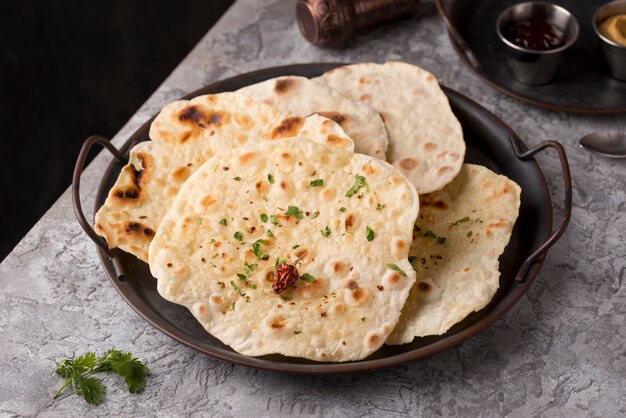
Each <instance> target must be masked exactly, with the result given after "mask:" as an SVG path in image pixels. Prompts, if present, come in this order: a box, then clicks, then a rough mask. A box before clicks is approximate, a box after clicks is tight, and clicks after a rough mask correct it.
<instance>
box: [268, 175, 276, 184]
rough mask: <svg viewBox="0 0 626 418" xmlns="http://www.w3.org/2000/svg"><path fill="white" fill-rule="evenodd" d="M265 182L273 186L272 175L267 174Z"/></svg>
mask: <svg viewBox="0 0 626 418" xmlns="http://www.w3.org/2000/svg"><path fill="white" fill-rule="evenodd" d="M267 181H269V182H270V184H274V176H273V175H272V173H269V174H268V175H267Z"/></svg>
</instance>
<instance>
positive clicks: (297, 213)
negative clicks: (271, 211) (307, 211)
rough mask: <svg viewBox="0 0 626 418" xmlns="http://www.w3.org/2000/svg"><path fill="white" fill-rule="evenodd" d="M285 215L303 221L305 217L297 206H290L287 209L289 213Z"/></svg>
mask: <svg viewBox="0 0 626 418" xmlns="http://www.w3.org/2000/svg"><path fill="white" fill-rule="evenodd" d="M285 215H287V216H295V217H296V218H298V219H302V217H303V216H304V215H303V213H302V211H301V210H300V209H298V207H297V206H289V207H288V208H287V212H285Z"/></svg>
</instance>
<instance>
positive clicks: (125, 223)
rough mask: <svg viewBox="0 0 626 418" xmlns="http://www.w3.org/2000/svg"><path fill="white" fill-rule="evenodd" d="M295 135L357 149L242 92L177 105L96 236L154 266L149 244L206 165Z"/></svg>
mask: <svg viewBox="0 0 626 418" xmlns="http://www.w3.org/2000/svg"><path fill="white" fill-rule="evenodd" d="M293 135H299V136H301V137H307V138H311V139H313V140H315V141H318V142H321V143H323V144H325V145H328V146H330V147H337V148H341V149H345V150H348V151H352V150H354V143H353V142H352V140H351V139H350V138H349V137H348V136H347V135H346V134H345V132H344V131H343V129H341V127H340V126H339V125H337V124H336V123H335V122H333V121H332V120H330V119H327V118H324V117H321V116H319V115H313V116H311V117H308V118H301V117H297V116H293V115H290V114H288V113H284V112H280V111H278V110H277V109H274V108H272V107H271V106H269V105H266V104H264V103H260V102H255V101H253V100H251V99H249V98H248V97H246V96H244V95H241V94H236V93H221V94H215V95H207V96H199V97H196V98H194V99H192V100H191V101H187V100H180V101H176V102H174V103H171V104H169V105H167V106H166V107H165V108H163V110H162V111H161V112H160V113H159V115H158V116H157V117H156V119H155V120H154V122H153V123H152V125H151V127H150V137H151V138H152V141H147V142H142V143H140V144H137V145H136V146H135V147H134V148H133V149H132V150H131V152H130V157H129V163H128V164H127V165H126V166H125V167H124V168H123V169H122V171H121V173H120V175H119V177H118V179H117V181H116V183H115V185H114V186H113V188H112V189H111V190H110V191H109V194H108V197H107V199H106V201H105V203H104V205H103V206H102V207H101V208H100V209H99V210H98V212H97V213H96V217H95V231H96V232H97V233H98V234H99V235H100V236H102V237H104V238H105V240H106V242H107V244H108V246H109V247H110V248H116V247H118V248H121V249H122V250H124V251H126V252H128V253H131V254H134V255H135V256H137V257H138V258H139V259H140V260H143V261H146V262H147V261H148V246H149V245H150V242H151V241H152V238H153V237H154V234H155V233H156V230H157V228H158V226H159V223H160V222H161V219H163V216H164V215H165V213H166V212H167V210H168V209H169V206H170V204H171V202H172V200H173V199H174V197H175V196H176V194H177V193H178V190H179V188H180V187H181V186H182V184H183V183H184V182H185V181H186V180H187V178H188V177H189V176H190V175H191V174H192V173H193V172H194V171H195V170H196V169H197V168H198V167H200V166H201V165H202V163H204V162H205V161H206V160H207V159H208V158H211V157H212V156H214V155H216V156H219V155H220V154H221V153H222V152H224V151H227V150H229V149H232V148H237V147H242V146H245V145H247V144H249V143H257V142H259V141H271V140H274V139H277V138H282V137H286V136H293ZM223 175H224V176H227V177H228V176H230V173H227V172H224V173H223ZM232 177H234V176H232Z"/></svg>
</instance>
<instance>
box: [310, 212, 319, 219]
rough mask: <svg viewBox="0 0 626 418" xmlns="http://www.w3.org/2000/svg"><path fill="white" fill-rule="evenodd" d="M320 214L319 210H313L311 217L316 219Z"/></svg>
mask: <svg viewBox="0 0 626 418" xmlns="http://www.w3.org/2000/svg"><path fill="white" fill-rule="evenodd" d="M319 215H320V213H319V212H313V214H312V215H311V219H315V218H317V217H318V216H319Z"/></svg>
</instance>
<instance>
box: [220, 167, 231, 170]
mask: <svg viewBox="0 0 626 418" xmlns="http://www.w3.org/2000/svg"><path fill="white" fill-rule="evenodd" d="M229 169H230V167H222V170H224V171H228V170H229Z"/></svg>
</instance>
